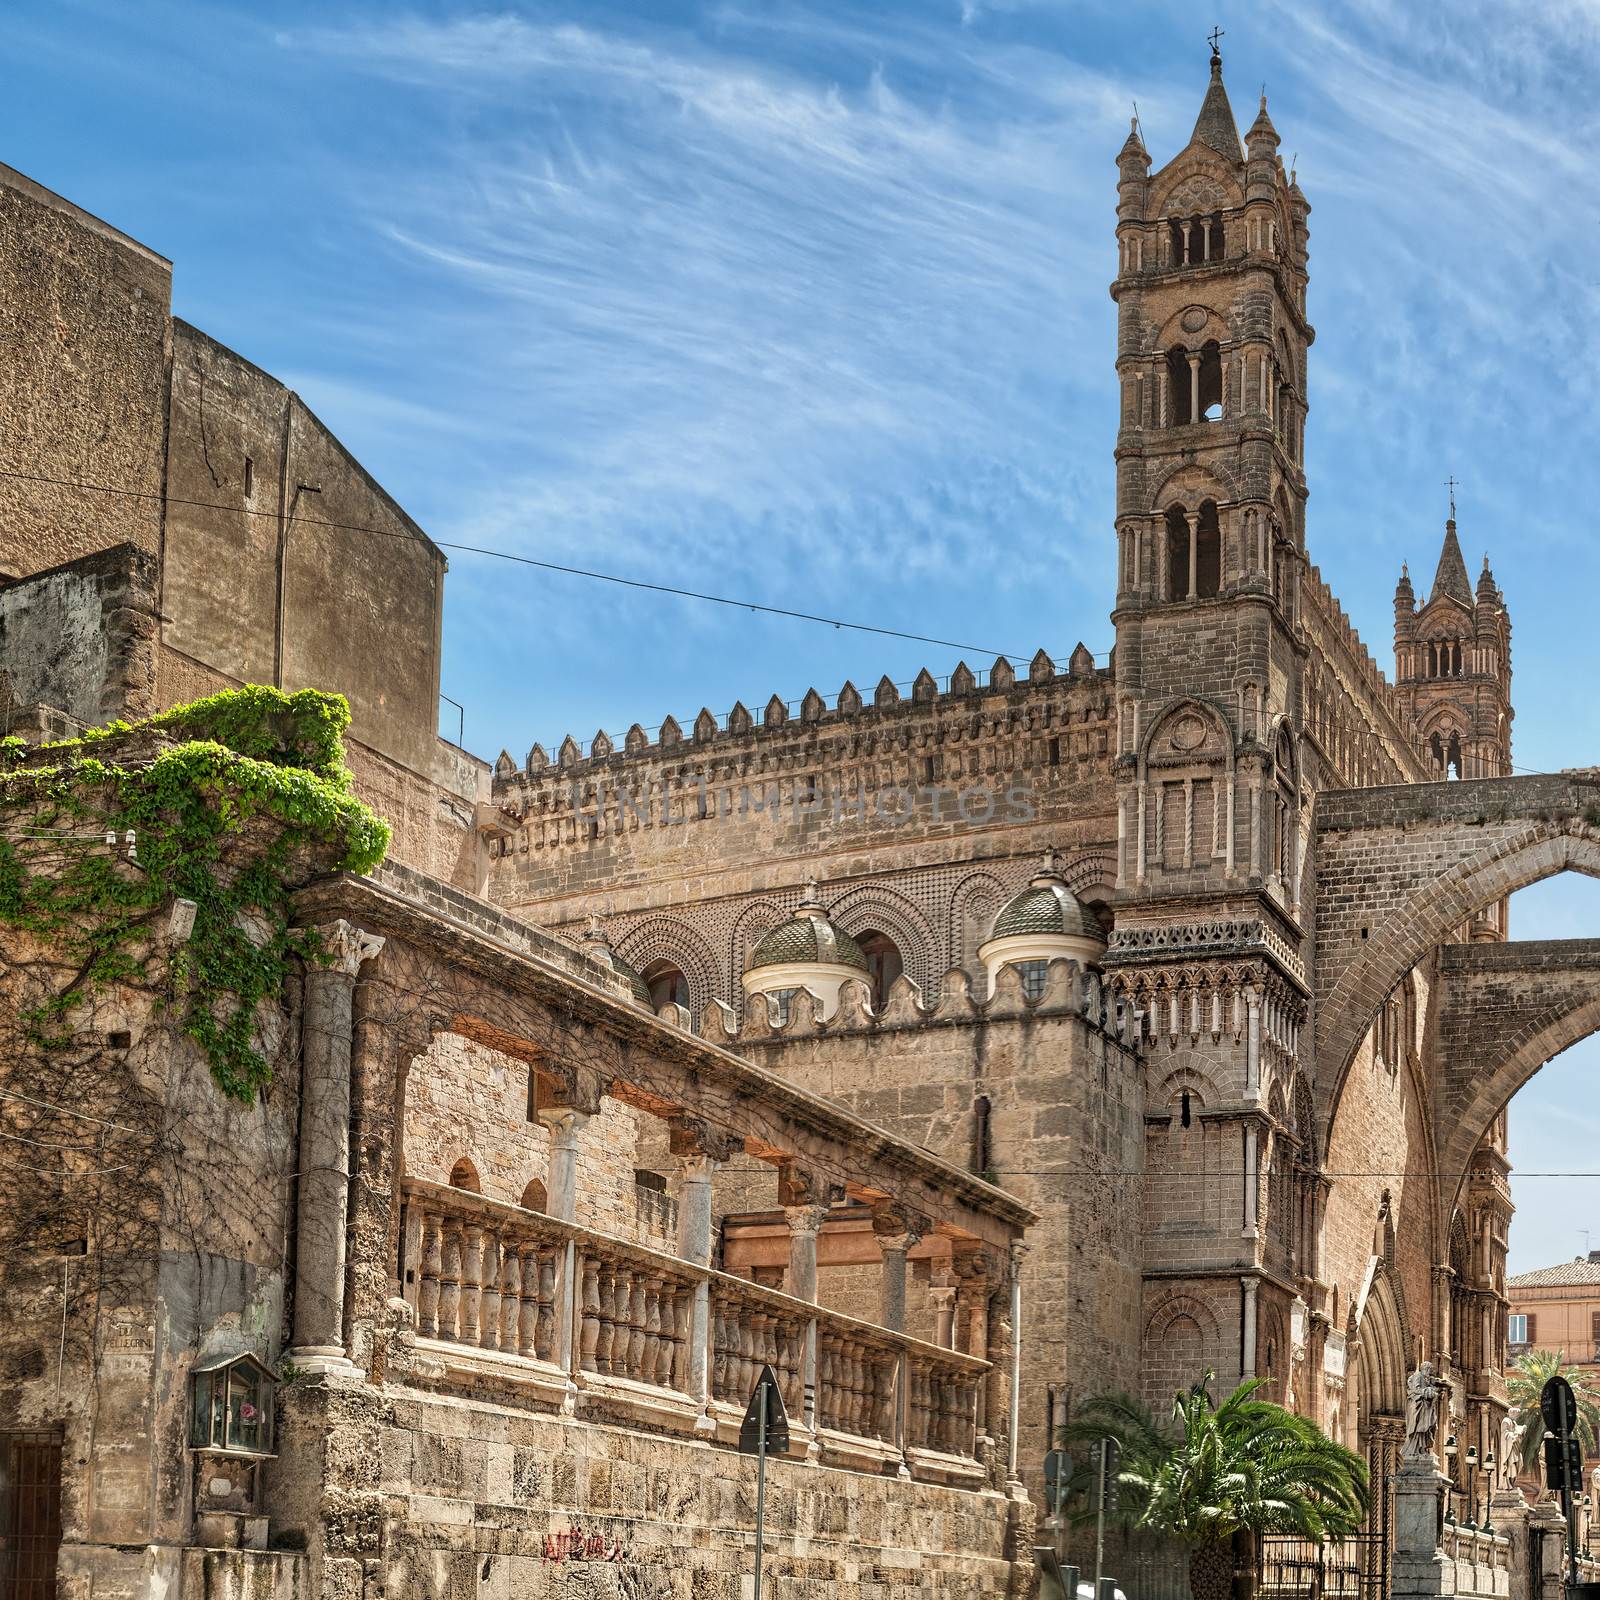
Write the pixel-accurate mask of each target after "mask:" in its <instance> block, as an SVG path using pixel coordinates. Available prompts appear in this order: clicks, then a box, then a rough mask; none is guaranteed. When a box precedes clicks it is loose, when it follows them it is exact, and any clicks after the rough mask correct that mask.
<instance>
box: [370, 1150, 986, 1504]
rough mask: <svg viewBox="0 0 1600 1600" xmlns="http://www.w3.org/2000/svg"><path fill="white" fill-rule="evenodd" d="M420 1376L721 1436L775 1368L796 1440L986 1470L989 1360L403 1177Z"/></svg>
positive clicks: (893, 1463)
mask: <svg viewBox="0 0 1600 1600" xmlns="http://www.w3.org/2000/svg"><path fill="white" fill-rule="evenodd" d="M404 1202H405V1226H404V1234H403V1238H404V1258H403V1259H404V1270H403V1274H402V1280H403V1289H404V1294H405V1298H406V1300H407V1301H408V1302H409V1303H410V1304H411V1306H412V1307H413V1309H414V1312H415V1318H416V1325H415V1334H414V1336H413V1339H412V1355H413V1358H414V1360H415V1361H416V1363H417V1367H418V1370H419V1374H421V1375H426V1374H427V1373H428V1372H429V1370H430V1369H436V1375H437V1376H439V1377H443V1378H445V1379H447V1380H450V1381H454V1382H481V1381H482V1380H484V1379H485V1378H492V1379H493V1380H494V1381H495V1382H496V1383H497V1384H500V1385H505V1386H507V1387H510V1388H513V1389H515V1390H517V1391H520V1393H521V1394H523V1395H524V1396H526V1397H527V1398H528V1399H529V1400H531V1401H532V1402H534V1403H536V1404H540V1405H544V1406H548V1407H550V1408H551V1409H555V1410H559V1411H561V1412H563V1413H564V1414H566V1415H569V1416H576V1417H578V1418H580V1419H588V1420H593V1421H607V1422H612V1423H620V1424H622V1425H625V1426H627V1425H634V1426H640V1427H645V1428H648V1429H650V1430H651V1431H662V1430H666V1431H674V1432H680V1433H684V1434H689V1435H696V1436H699V1437H701V1438H704V1439H708V1440H710V1441H711V1442H714V1443H718V1444H724V1445H731V1444H733V1443H735V1442H736V1441H737V1439H738V1434H739V1423H740V1421H741V1419H742V1418H743V1415H744V1411H745V1406H746V1404H747V1402H748V1400H749V1397H750V1393H751V1390H752V1389H753V1388H754V1386H755V1383H756V1380H757V1378H758V1377H759V1375H760V1372H761V1368H762V1366H763V1365H764V1364H765V1365H768V1366H770V1367H771V1368H772V1370H773V1372H774V1373H775V1374H776V1375H777V1378H778V1383H779V1387H780V1389H781V1390H782V1393H783V1399H784V1405H785V1407H786V1409H787V1411H788V1414H789V1419H790V1453H791V1454H792V1455H795V1456H799V1457H804V1458H808V1459H812V1460H818V1461H821V1462H822V1463H823V1464H825V1465H834V1466H841V1467H849V1468H852V1469H855V1470H858V1471H870V1472H883V1473H893V1474H895V1475H898V1476H910V1477H912V1478H916V1479H919V1480H924V1481H931V1482H939V1483H947V1484H951V1485H955V1486H960V1487H977V1486H979V1485H981V1484H982V1483H984V1482H985V1481H986V1480H987V1478H988V1474H989V1463H988V1461H987V1459H986V1454H987V1452H986V1446H987V1440H986V1439H985V1437H984V1434H983V1418H984V1411H985V1403H986V1399H987V1396H986V1394H985V1390H986V1387H987V1381H986V1380H987V1379H988V1378H989V1375H990V1373H991V1364H990V1363H989V1362H988V1361H986V1360H983V1359H980V1358H979V1357H977V1356H973V1355H968V1354H964V1353H962V1352H961V1351H958V1350H954V1349H945V1348H943V1347H941V1346H939V1345H934V1344H928V1343H926V1342H924V1341H922V1340H920V1339H915V1338H912V1337H910V1336H909V1335H906V1334H900V1333H894V1332H891V1331H889V1330H887V1329H885V1328H880V1327H876V1326H873V1325H872V1324H870V1323H866V1322H861V1321H858V1320H856V1319H854V1318H851V1317H846V1316H841V1315H839V1314H838V1313H836V1312H831V1311H828V1310H825V1309H823V1308H822V1307H820V1306H817V1305H813V1304H811V1303H810V1302H808V1301H805V1300H800V1299H796V1298H794V1297H793V1296H791V1295H787V1294H783V1293H780V1292H778V1291H777V1290H773V1289H766V1288H762V1287H760V1286H758V1285H756V1284H753V1283H750V1282H748V1281H746V1280H745V1279H742V1278H736V1277H732V1276H730V1275H728V1274H726V1273H723V1272H718V1271H716V1270H714V1269H712V1268H709V1267H700V1266H696V1265H693V1264H692V1263H689V1262H686V1261H682V1260H679V1259H678V1258H676V1257H674V1256H670V1255H666V1254H663V1253H661V1252H659V1251H655V1250H651V1249H647V1248H645V1247H644V1246H642V1245H639V1244H636V1243H633V1242H631V1241H628V1240H625V1239H619V1238H614V1237H611V1236H609V1235H606V1234H601V1233H596V1232H593V1231H591V1230H589V1229H586V1228H581V1227H578V1226H576V1225H574V1224H570V1223H565V1222H560V1221H557V1220H555V1219H554V1218H552V1217H547V1216H544V1215H542V1214H540V1213H538V1212H533V1211H525V1210H523V1209H522V1208H521V1207H518V1206H512V1205H505V1204H502V1203H499V1202H497V1201H493V1200H487V1199H484V1198H483V1197H481V1196H479V1195H476V1194H470V1193H467V1192H465V1191H463V1190H460V1189H453V1188H448V1187H445V1186H444V1185H441V1184H434V1183H425V1182H420V1181H410V1182H407V1183H406V1185H405V1188H404Z"/></svg>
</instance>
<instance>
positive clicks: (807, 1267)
mask: <svg viewBox="0 0 1600 1600" xmlns="http://www.w3.org/2000/svg"><path fill="white" fill-rule="evenodd" d="M828 1211H829V1207H827V1206H826V1205H816V1204H809V1203H808V1204H804V1205H795V1206H785V1207H784V1208H783V1216H784V1220H785V1221H786V1222H787V1223H788V1224H789V1293H790V1294H792V1295H793V1296H794V1298H795V1299H796V1300H809V1301H810V1302H811V1304H812V1305H815V1304H816V1303H817V1234H818V1233H819V1232H820V1231H821V1228H822V1224H823V1223H824V1222H826V1221H827V1220H828Z"/></svg>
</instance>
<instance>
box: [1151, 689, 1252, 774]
mask: <svg viewBox="0 0 1600 1600" xmlns="http://www.w3.org/2000/svg"><path fill="white" fill-rule="evenodd" d="M1186 717H1192V718H1194V719H1195V720H1196V721H1197V722H1199V724H1200V732H1199V736H1198V737H1196V735H1195V734H1194V733H1192V732H1189V731H1188V730H1186V729H1185V728H1184V726H1183V722H1184V719H1185V718H1186ZM1138 757H1139V781H1140V782H1141V783H1142V782H1143V781H1144V779H1145V777H1146V774H1147V771H1148V768H1149V766H1150V763H1151V762H1152V761H1161V762H1164V763H1166V764H1169V765H1170V764H1173V763H1176V764H1178V765H1189V764H1200V763H1204V762H1211V761H1216V760H1218V759H1221V758H1224V757H1225V758H1226V760H1227V765H1228V769H1229V771H1230V772H1231V771H1232V769H1233V735H1232V733H1231V731H1230V730H1229V727H1228V719H1227V717H1226V716H1225V715H1224V714H1223V712H1222V710H1221V709H1220V708H1219V707H1218V706H1216V705H1213V704H1212V702H1211V701H1209V700H1202V699H1199V698H1197V697H1195V696H1192V695H1186V696H1184V698H1183V699H1181V700H1174V701H1173V702H1172V704H1170V705H1169V706H1167V707H1165V708H1164V709H1163V710H1162V712H1161V714H1160V715H1159V716H1157V717H1155V718H1154V719H1153V720H1152V721H1151V723H1150V725H1149V727H1148V728H1146V729H1145V734H1144V738H1143V739H1142V740H1141V741H1140V745H1139V752H1138Z"/></svg>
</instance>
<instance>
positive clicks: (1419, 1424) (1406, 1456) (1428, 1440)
mask: <svg viewBox="0 0 1600 1600" xmlns="http://www.w3.org/2000/svg"><path fill="white" fill-rule="evenodd" d="M1443 1387H1444V1385H1443V1384H1442V1383H1440V1381H1439V1379H1438V1377H1437V1376H1436V1375H1435V1373H1434V1370H1433V1363H1432V1362H1431V1361H1424V1362H1423V1363H1422V1365H1421V1366H1420V1367H1418V1368H1417V1370H1416V1371H1415V1372H1413V1373H1412V1374H1411V1376H1410V1377H1409V1378H1407V1379H1406V1439H1405V1443H1404V1444H1403V1445H1401V1447H1400V1459H1401V1460H1402V1461H1428V1462H1432V1463H1433V1464H1434V1465H1435V1466H1437V1465H1438V1459H1439V1458H1438V1457H1437V1455H1435V1454H1434V1449H1433V1441H1434V1439H1435V1438H1436V1437H1437V1435H1438V1432H1439V1391H1440V1389H1442V1388H1443Z"/></svg>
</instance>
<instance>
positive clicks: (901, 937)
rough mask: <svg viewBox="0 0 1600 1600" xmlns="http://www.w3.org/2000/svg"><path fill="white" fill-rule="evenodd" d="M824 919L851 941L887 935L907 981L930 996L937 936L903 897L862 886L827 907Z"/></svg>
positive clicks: (875, 885)
mask: <svg viewBox="0 0 1600 1600" xmlns="http://www.w3.org/2000/svg"><path fill="white" fill-rule="evenodd" d="M828 916H829V917H830V919H831V920H832V921H834V922H835V923H837V924H838V926H839V927H841V928H843V929H844V931H845V932H846V933H848V934H849V935H850V936H851V937H852V938H856V937H857V936H858V935H860V934H863V933H867V932H879V933H884V934H887V935H888V936H889V938H891V939H892V940H893V941H894V944H895V948H896V949H897V950H898V951H899V953H900V960H901V963H902V964H903V966H904V968H905V971H906V973H907V975H908V976H909V977H910V979H911V981H912V982H913V983H914V984H916V986H917V987H918V988H919V989H920V990H921V991H922V993H923V994H924V995H927V994H931V993H932V992H933V985H934V961H935V959H936V957H937V956H938V954H939V952H938V943H939V940H938V936H937V935H936V934H935V933H934V931H933V927H932V925H931V924H930V923H929V921H928V919H927V918H926V917H925V916H924V915H923V914H922V912H921V911H920V910H919V909H918V908H917V907H916V906H915V905H913V904H912V902H911V901H909V900H908V899H906V897H905V896H904V895H901V894H897V893H896V892H895V891H894V890H893V889H890V888H888V887H886V886H885V885H883V884H878V883H869V884H862V885H861V886H860V887H859V888H855V889H850V890H847V891H846V892H845V893H844V894H842V895H840V896H839V898H838V899H837V900H835V901H834V902H833V904H832V905H831V906H829V907H828Z"/></svg>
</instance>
